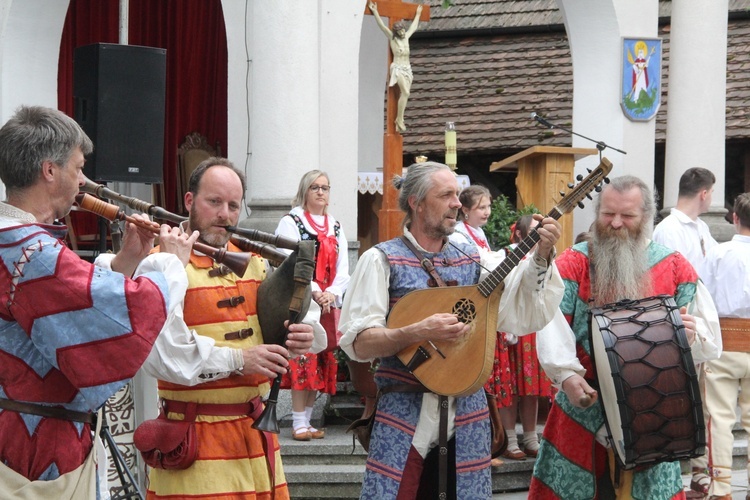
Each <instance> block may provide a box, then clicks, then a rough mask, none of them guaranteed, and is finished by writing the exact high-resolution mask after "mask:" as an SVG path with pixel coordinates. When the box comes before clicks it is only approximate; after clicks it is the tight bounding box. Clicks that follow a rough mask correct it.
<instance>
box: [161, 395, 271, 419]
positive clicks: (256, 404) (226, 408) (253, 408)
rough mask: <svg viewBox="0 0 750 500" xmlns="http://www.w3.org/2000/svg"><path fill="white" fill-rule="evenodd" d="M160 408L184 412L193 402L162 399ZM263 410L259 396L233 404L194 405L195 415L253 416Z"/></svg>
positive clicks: (167, 410) (258, 414)
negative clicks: (245, 401)
mask: <svg viewBox="0 0 750 500" xmlns="http://www.w3.org/2000/svg"><path fill="white" fill-rule="evenodd" d="M161 404H162V408H164V410H165V411H166V412H174V413H186V411H187V409H188V405H192V404H194V403H188V402H185V401H175V400H173V399H162V400H161ZM262 411H263V405H262V404H261V403H260V398H253V400H252V401H250V402H247V403H234V404H207V403H206V404H204V403H198V404H196V405H195V414H196V415H210V416H213V417H238V416H242V415H248V416H250V417H253V415H254V414H256V417H257V416H260V413H261V412H262Z"/></svg>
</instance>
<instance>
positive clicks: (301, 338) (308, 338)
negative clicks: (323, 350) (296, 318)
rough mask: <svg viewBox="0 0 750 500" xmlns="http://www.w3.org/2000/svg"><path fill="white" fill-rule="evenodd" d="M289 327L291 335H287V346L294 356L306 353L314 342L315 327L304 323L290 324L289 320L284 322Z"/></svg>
mask: <svg viewBox="0 0 750 500" xmlns="http://www.w3.org/2000/svg"><path fill="white" fill-rule="evenodd" d="M284 326H285V327H287V328H288V330H289V335H287V337H286V347H287V349H289V354H291V355H292V356H301V355H303V354H306V353H307V352H308V351H309V350H310V347H312V343H313V327H312V326H311V325H306V324H304V323H294V324H292V325H289V320H287V321H286V322H285V323H284Z"/></svg>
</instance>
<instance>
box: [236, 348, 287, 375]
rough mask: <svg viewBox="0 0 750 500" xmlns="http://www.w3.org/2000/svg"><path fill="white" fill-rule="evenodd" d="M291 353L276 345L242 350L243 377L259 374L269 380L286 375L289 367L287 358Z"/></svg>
mask: <svg viewBox="0 0 750 500" xmlns="http://www.w3.org/2000/svg"><path fill="white" fill-rule="evenodd" d="M288 357H289V353H288V352H287V350H286V349H284V348H283V347H281V346H280V345H276V344H261V345H258V346H255V347H248V348H247V349H243V350H242V360H243V362H244V366H243V367H242V374H243V375H252V374H254V373H257V374H258V375H263V376H264V377H268V378H276V377H277V376H278V375H283V374H285V373H286V369H287V368H288V367H289V361H287V358H288Z"/></svg>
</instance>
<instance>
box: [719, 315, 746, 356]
mask: <svg viewBox="0 0 750 500" xmlns="http://www.w3.org/2000/svg"><path fill="white" fill-rule="evenodd" d="M719 325H721V342H722V344H723V346H724V347H723V348H724V350H725V351H731V352H750V319H746V318H719Z"/></svg>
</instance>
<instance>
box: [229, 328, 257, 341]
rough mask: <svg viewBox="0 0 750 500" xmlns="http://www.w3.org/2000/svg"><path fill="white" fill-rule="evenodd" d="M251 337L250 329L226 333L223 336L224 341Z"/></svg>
mask: <svg viewBox="0 0 750 500" xmlns="http://www.w3.org/2000/svg"><path fill="white" fill-rule="evenodd" d="M252 335H253V329H252V328H243V329H241V330H235V331H233V332H227V333H225V334H224V340H242V339H246V338H248V337H251V336H252Z"/></svg>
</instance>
